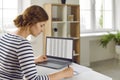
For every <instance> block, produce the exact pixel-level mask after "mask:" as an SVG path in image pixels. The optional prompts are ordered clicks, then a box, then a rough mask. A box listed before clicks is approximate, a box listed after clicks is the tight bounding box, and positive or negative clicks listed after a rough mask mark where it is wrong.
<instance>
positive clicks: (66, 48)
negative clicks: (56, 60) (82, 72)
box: [46, 37, 73, 59]
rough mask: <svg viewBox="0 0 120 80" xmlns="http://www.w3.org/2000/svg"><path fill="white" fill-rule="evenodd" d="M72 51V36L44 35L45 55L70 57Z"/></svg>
mask: <svg viewBox="0 0 120 80" xmlns="http://www.w3.org/2000/svg"><path fill="white" fill-rule="evenodd" d="M72 52H73V39H72V38H62V37H46V55H48V56H55V57H61V58H67V59H72V58H73V54H72Z"/></svg>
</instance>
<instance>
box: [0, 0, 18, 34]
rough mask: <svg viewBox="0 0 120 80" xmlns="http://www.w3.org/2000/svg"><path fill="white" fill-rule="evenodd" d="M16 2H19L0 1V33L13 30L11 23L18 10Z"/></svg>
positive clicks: (10, 0)
mask: <svg viewBox="0 0 120 80" xmlns="http://www.w3.org/2000/svg"><path fill="white" fill-rule="evenodd" d="M18 1H20V0H0V32H1V31H5V30H8V29H14V28H15V27H14V26H13V25H12V23H13V19H15V17H16V16H17V14H18V9H19V8H20V7H19V5H18V3H19V2H18ZM6 27H7V28H6Z"/></svg>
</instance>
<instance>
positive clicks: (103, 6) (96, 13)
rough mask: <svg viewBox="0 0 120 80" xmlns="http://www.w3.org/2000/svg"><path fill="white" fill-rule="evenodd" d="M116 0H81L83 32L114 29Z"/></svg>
mask: <svg viewBox="0 0 120 80" xmlns="http://www.w3.org/2000/svg"><path fill="white" fill-rule="evenodd" d="M113 1H114V0H80V21H81V24H80V25H81V32H98V31H111V30H114V22H113V21H114V17H113V4H114V2H113Z"/></svg>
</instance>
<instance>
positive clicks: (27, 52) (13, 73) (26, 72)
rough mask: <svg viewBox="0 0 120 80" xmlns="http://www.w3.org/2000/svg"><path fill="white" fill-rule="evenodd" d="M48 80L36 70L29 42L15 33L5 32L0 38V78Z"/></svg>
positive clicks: (5, 79) (6, 79)
mask: <svg viewBox="0 0 120 80" xmlns="http://www.w3.org/2000/svg"><path fill="white" fill-rule="evenodd" d="M23 76H25V78H26V79H27V80H49V78H48V76H47V75H41V76H39V75H38V74H37V71H36V65H35V62H34V55H33V50H32V47H31V45H30V43H29V42H28V41H27V40H26V39H24V38H22V37H20V36H17V35H13V34H9V33H7V34H5V35H3V36H2V37H1V38H0V80H23Z"/></svg>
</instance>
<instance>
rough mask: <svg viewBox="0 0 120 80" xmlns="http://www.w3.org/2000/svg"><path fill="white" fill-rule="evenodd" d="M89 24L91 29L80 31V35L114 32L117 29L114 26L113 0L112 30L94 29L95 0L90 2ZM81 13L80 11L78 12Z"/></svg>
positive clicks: (113, 5)
mask: <svg viewBox="0 0 120 80" xmlns="http://www.w3.org/2000/svg"><path fill="white" fill-rule="evenodd" d="M90 7H91V10H90V14H91V15H90V19H91V21H90V23H91V25H90V26H91V29H90V30H86V29H85V30H81V33H98V32H108V31H109V32H110V31H116V30H117V27H116V25H115V0H112V26H113V28H112V29H99V30H97V29H96V14H95V0H90ZM80 12H81V10H80Z"/></svg>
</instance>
